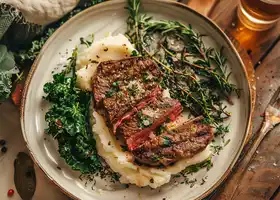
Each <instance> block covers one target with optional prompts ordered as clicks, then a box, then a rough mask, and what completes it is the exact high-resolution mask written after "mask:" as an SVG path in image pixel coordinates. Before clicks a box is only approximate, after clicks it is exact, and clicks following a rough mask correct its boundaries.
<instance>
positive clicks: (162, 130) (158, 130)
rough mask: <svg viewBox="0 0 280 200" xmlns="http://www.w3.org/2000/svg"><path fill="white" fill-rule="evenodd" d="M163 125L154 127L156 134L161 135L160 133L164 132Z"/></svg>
mask: <svg viewBox="0 0 280 200" xmlns="http://www.w3.org/2000/svg"><path fill="white" fill-rule="evenodd" d="M165 130H166V129H165V126H164V125H160V126H159V127H158V128H157V129H156V135H161V134H162V133H164V132H165Z"/></svg>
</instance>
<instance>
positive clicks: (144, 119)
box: [137, 111, 153, 128]
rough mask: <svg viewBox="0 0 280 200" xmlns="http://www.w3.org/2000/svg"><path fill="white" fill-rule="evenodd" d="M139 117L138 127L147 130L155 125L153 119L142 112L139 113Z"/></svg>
mask: <svg viewBox="0 0 280 200" xmlns="http://www.w3.org/2000/svg"><path fill="white" fill-rule="evenodd" d="M137 117H138V126H139V127H140V128H147V127H149V126H151V125H152V124H153V122H152V120H151V118H149V117H148V116H147V115H144V114H143V113H142V111H140V112H138V113H137Z"/></svg>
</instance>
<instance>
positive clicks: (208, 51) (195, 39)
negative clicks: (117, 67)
mask: <svg viewBox="0 0 280 200" xmlns="http://www.w3.org/2000/svg"><path fill="white" fill-rule="evenodd" d="M140 7H141V4H140V0H128V7H127V9H128V11H129V17H128V20H127V24H128V31H127V35H128V37H129V38H130V40H131V42H132V43H134V44H135V47H136V49H137V50H138V52H139V53H140V54H141V55H142V56H147V57H150V58H152V59H153V60H154V61H155V62H157V63H158V65H159V66H160V67H161V69H162V71H163V74H164V81H163V83H162V85H163V86H165V87H168V88H169V89H170V93H171V96H172V97H173V98H177V99H178V100H180V102H181V103H182V104H183V106H184V107H186V108H189V109H190V110H191V111H192V113H193V114H195V115H201V114H203V115H204V116H205V117H206V118H207V119H206V121H208V122H209V123H211V124H214V125H216V126H218V124H219V123H220V122H222V121H223V120H224V119H225V118H228V117H229V116H230V113H228V112H227V111H226V106H223V105H222V102H221V100H223V99H226V100H228V102H230V103H231V99H230V96H231V95H232V94H233V93H236V94H237V95H239V90H238V89H237V88H236V86H235V85H233V84H231V83H230V81H229V78H230V75H231V73H228V72H227V65H226V63H227V59H226V57H225V56H224V55H223V48H221V49H220V50H216V49H214V48H212V47H207V46H206V45H205V43H204V41H203V37H205V35H201V34H199V33H198V32H196V31H194V30H193V28H192V26H191V25H188V26H186V25H184V24H182V23H180V22H177V21H167V20H153V19H152V18H151V17H148V16H146V15H142V14H140V12H139V10H140ZM153 34H159V35H160V36H161V37H162V38H161V39H160V41H159V42H158V43H159V46H160V47H159V48H160V49H162V50H164V52H165V55H164V56H163V57H164V58H162V56H158V52H160V49H157V50H156V51H155V52H151V50H150V46H151V45H150V44H149V42H148V41H149V40H148V38H149V39H151V37H152V35H153ZM170 35H173V36H176V37H177V38H178V40H180V41H183V43H184V46H185V47H184V49H183V51H182V52H180V57H181V58H180V59H178V56H177V54H178V52H174V51H172V50H171V49H169V48H168V45H166V38H167V37H169V36H170ZM190 57H192V59H189V58H190ZM190 71H191V72H190Z"/></svg>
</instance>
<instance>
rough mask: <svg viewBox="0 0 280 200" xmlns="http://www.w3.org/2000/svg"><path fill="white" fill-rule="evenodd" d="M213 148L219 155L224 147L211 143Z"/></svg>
mask: <svg viewBox="0 0 280 200" xmlns="http://www.w3.org/2000/svg"><path fill="white" fill-rule="evenodd" d="M210 147H211V149H212V152H213V154H216V155H219V154H220V151H221V150H222V149H223V147H222V146H221V145H211V146H210Z"/></svg>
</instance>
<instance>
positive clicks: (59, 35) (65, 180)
mask: <svg viewBox="0 0 280 200" xmlns="http://www.w3.org/2000/svg"><path fill="white" fill-rule="evenodd" d="M142 4H143V8H144V11H145V12H146V13H147V14H148V15H152V16H154V17H155V18H156V19H172V20H177V21H180V22H182V23H184V24H188V23H190V24H192V26H193V27H194V28H195V29H197V30H199V31H200V32H201V33H203V34H206V35H208V36H209V37H207V38H205V42H206V43H207V45H212V46H214V47H220V46H224V47H225V51H224V53H225V55H226V57H227V58H228V65H229V66H230V68H231V70H232V82H233V83H235V84H236V85H237V86H238V88H242V91H241V97H240V98H239V99H237V98H235V99H233V101H234V105H233V106H230V107H229V111H230V112H232V117H231V119H230V123H231V128H230V133H229V134H227V136H226V140H227V139H230V140H231V142H230V143H229V144H228V145H227V146H226V147H225V148H224V149H223V150H222V152H221V153H220V155H219V156H216V157H214V158H213V162H214V166H213V167H212V168H211V169H210V170H209V171H208V172H207V171H206V170H201V171H200V172H199V173H197V174H195V175H194V176H195V177H197V178H199V177H200V178H201V177H205V176H207V179H206V182H205V184H203V185H200V184H199V183H197V184H195V185H194V186H193V187H192V188H191V187H190V186H189V185H184V184H179V185H176V186H175V185H174V184H167V185H165V186H163V187H161V188H160V189H157V190H151V189H149V188H138V187H136V186H132V187H129V188H127V189H118V190H116V191H102V192H100V190H92V189H91V185H90V184H88V186H87V187H86V186H85V185H84V182H82V181H81V180H80V179H79V178H78V177H79V174H78V173H77V172H74V171H72V170H71V169H70V168H69V167H68V166H66V164H64V161H63V160H62V159H61V158H60V157H59V154H58V152H57V148H56V143H55V141H53V140H52V139H51V138H48V137H47V136H46V135H45V134H44V129H45V128H46V123H45V120H44V115H45V112H46V110H47V108H48V105H46V104H45V102H44V101H43V100H42V96H43V95H44V93H43V85H44V84H45V83H46V82H48V81H50V80H51V78H52V71H54V70H57V69H59V68H60V67H61V66H60V65H59V63H60V62H61V58H62V57H68V56H70V53H71V51H72V49H73V48H74V47H75V45H77V44H78V43H79V38H80V37H84V36H87V35H89V34H91V33H94V34H95V39H96V40H98V39H101V38H103V37H104V36H105V35H106V34H107V33H108V32H112V33H113V35H114V34H118V33H124V32H125V30H126V18H127V11H126V10H125V9H124V7H125V6H126V1H124V0H122V1H117V0H116V1H115V0H114V1H109V2H105V3H101V4H99V5H96V6H94V7H92V8H89V9H87V10H85V11H84V12H82V13H80V14H78V15H77V16H75V17H74V18H72V19H71V20H69V21H68V22H67V23H65V24H64V25H63V26H62V27H61V28H59V30H58V31H56V32H55V33H54V34H53V35H52V37H51V38H50V39H49V40H48V41H47V43H46V44H45V46H44V47H43V49H42V51H41V53H40V54H39V56H38V58H37V60H36V61H35V63H34V65H33V67H32V69H31V72H30V74H29V77H28V80H27V84H26V88H25V91H24V98H23V102H22V112H21V123H22V131H23V136H24V139H25V141H26V144H27V147H28V148H29V150H30V153H31V155H32V157H33V159H34V161H35V163H37V164H38V165H39V167H40V168H41V169H42V170H43V171H44V172H45V174H46V175H47V176H48V177H49V178H50V179H51V181H53V182H54V183H55V184H56V185H57V186H58V187H60V188H61V189H62V190H63V191H64V192H65V193H67V194H68V195H69V196H71V197H73V198H75V199H83V200H93V199H94V200H105V199H106V200H108V199H114V200H123V199H128V200H131V199H134V200H137V199H145V200H162V199H164V198H165V199H166V200H183V199H184V200H186V199H201V198H203V197H205V196H206V195H208V194H209V193H210V192H211V191H213V190H214V189H215V188H216V187H217V186H218V185H219V184H220V183H221V181H222V180H223V179H224V178H225V177H226V176H227V174H228V173H229V171H230V170H231V168H232V167H233V165H234V163H235V161H236V160H237V158H238V155H239V154H240V151H241V149H242V147H243V145H244V143H245V138H246V136H247V134H248V132H249V126H250V119H251V105H252V104H251V93H250V89H249V83H248V79H247V75H246V72H245V67H244V65H243V63H242V61H241V59H240V57H239V56H238V53H237V51H236V50H235V49H234V47H233V45H232V44H231V42H230V41H229V39H228V38H227V37H226V36H225V34H224V33H222V31H221V30H220V29H219V28H218V27H217V26H216V25H215V24H214V23H213V22H211V21H210V20H209V19H207V18H205V17H204V16H202V15H200V14H198V13H196V12H195V11H193V10H191V9H189V8H187V7H186V6H184V5H181V4H179V3H176V2H173V1H164V0H153V1H151V0H143V1H142ZM44 138H47V139H46V140H45V139H44ZM58 165H59V166H60V167H61V168H62V170H58V169H57V166H58Z"/></svg>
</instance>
